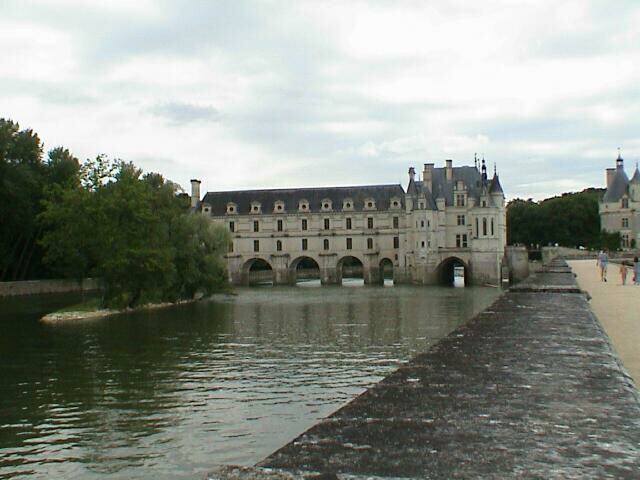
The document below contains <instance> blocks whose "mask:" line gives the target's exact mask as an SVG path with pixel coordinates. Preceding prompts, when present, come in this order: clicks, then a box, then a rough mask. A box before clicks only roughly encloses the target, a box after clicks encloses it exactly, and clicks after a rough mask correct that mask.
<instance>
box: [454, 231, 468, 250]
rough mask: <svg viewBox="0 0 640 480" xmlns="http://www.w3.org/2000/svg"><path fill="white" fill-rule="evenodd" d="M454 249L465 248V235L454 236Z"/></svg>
mask: <svg viewBox="0 0 640 480" xmlns="http://www.w3.org/2000/svg"><path fill="white" fill-rule="evenodd" d="M456 247H457V248H467V235H466V233H463V234H458V235H456Z"/></svg>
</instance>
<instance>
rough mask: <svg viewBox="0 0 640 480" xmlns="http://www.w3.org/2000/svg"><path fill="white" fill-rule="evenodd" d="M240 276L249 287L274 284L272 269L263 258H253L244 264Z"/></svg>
mask: <svg viewBox="0 0 640 480" xmlns="http://www.w3.org/2000/svg"><path fill="white" fill-rule="evenodd" d="M242 276H243V278H245V279H246V280H245V282H244V283H245V284H249V285H262V284H268V283H271V284H273V283H274V271H273V267H272V266H271V264H270V263H269V262H267V261H266V260H265V259H264V258H259V257H254V258H250V259H249V260H247V261H246V262H244V264H243V265H242Z"/></svg>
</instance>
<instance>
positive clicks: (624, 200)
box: [622, 197, 629, 208]
mask: <svg viewBox="0 0 640 480" xmlns="http://www.w3.org/2000/svg"><path fill="white" fill-rule="evenodd" d="M622 208H629V199H628V198H627V197H623V198H622Z"/></svg>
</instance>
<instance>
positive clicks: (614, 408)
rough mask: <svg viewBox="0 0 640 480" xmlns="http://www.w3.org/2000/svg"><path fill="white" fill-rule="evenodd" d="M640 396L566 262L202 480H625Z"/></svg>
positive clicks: (639, 445)
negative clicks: (333, 407)
mask: <svg viewBox="0 0 640 480" xmlns="http://www.w3.org/2000/svg"><path fill="white" fill-rule="evenodd" d="M639 471H640V398H639V395H638V391H637V389H636V387H635V385H634V383H633V380H632V379H631V377H630V376H629V375H628V373H627V371H626V370H625V368H624V367H623V366H622V364H621V362H620V360H619V358H618V356H617V355H616V353H615V351H614V350H613V348H612V345H611V343H610V341H609V338H608V336H607V335H606V333H605V332H604V331H603V329H602V327H601V325H600V323H599V322H598V320H597V318H596V317H595V315H594V314H593V312H592V310H591V308H590V306H589V302H588V298H587V295H586V294H585V293H584V292H582V291H581V290H580V288H579V286H578V284H577V283H576V281H575V277H574V275H573V273H572V271H571V269H570V268H569V267H568V265H567V264H566V262H564V260H560V259H556V260H554V261H552V262H551V263H550V264H549V265H547V266H546V267H544V268H543V270H542V271H541V272H538V273H536V274H534V275H532V276H531V277H530V278H529V279H528V280H526V281H525V282H523V283H521V284H519V285H517V286H516V287H512V288H511V289H510V290H509V291H508V292H506V293H505V294H504V295H503V296H501V297H500V298H499V299H498V300H497V301H496V302H495V303H494V304H493V305H492V306H490V307H489V308H487V309H486V310H484V311H483V312H482V313H481V314H479V315H478V316H476V317H475V318H474V319H473V320H471V321H470V322H469V323H468V324H466V325H464V326H463V327H461V328H459V329H457V330H455V331H454V332H453V333H451V334H450V335H448V336H447V337H445V338H444V339H443V340H441V341H440V342H439V343H438V344H436V345H435V346H434V347H433V348H431V349H430V350H429V351H427V352H426V353H424V354H421V355H418V356H417V357H415V358H413V359H412V360H411V361H409V362H408V363H407V364H405V365H403V366H402V367H401V368H399V369H398V370H397V371H395V372H394V373H392V374H391V375H389V376H388V377H386V378H385V379H383V380H382V381H380V382H379V383H378V384H376V385H375V386H373V387H372V388H370V389H368V390H367V391H366V392H364V393H363V394H362V395H360V396H359V397H357V398H356V399H354V400H353V401H351V402H350V403H348V404H347V405H345V406H344V407H342V408H341V409H339V410H338V411H336V412H334V413H333V414H332V415H330V416H329V417H327V418H325V419H324V420H323V421H321V422H320V423H318V424H317V425H315V426H314V427H312V428H310V429H309V430H307V431H306V432H304V433H303V434H302V435H300V436H299V437H298V438H296V439H294V440H293V441H291V442H290V443H288V444H287V445H285V446H283V447H282V448H280V449H279V450H277V451H276V452H274V453H273V454H271V455H269V456H268V457H267V458H265V459H264V460H262V461H261V462H259V463H258V464H257V465H256V467H254V468H240V467H222V468H220V469H218V470H216V471H214V472H212V473H211V474H209V475H208V477H207V478H262V477H264V478H307V477H313V476H314V475H315V476H317V475H322V478H341V477H346V478H353V476H355V477H365V476H366V477H396V478H397V477H404V478H630V479H631V478H637V476H638V472H639Z"/></svg>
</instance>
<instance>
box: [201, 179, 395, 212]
mask: <svg viewBox="0 0 640 480" xmlns="http://www.w3.org/2000/svg"><path fill="white" fill-rule="evenodd" d="M392 198H396V199H398V200H399V202H400V207H399V208H404V190H403V189H402V186H401V185H399V184H395V185H362V186H348V187H318V188H282V189H269V190H234V191H227V192H207V194H206V195H205V196H204V198H203V199H202V202H203V203H208V204H209V205H211V215H213V216H221V215H225V214H226V211H227V205H228V204H229V203H234V204H236V205H237V207H238V213H239V214H241V215H242V214H248V213H250V210H251V204H252V202H259V203H260V205H261V209H262V212H263V213H271V212H273V211H274V207H275V203H276V202H277V201H281V202H284V211H285V212H297V211H298V207H299V203H300V201H301V200H307V201H308V202H309V210H308V211H309V212H319V211H321V204H322V201H323V200H325V199H330V200H331V202H332V210H333V211H342V203H343V201H344V200H347V199H351V201H353V209H350V210H349V211H356V212H357V211H362V210H364V203H365V200H367V199H373V200H374V202H375V204H376V210H386V209H388V208H390V205H391V199H392Z"/></svg>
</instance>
